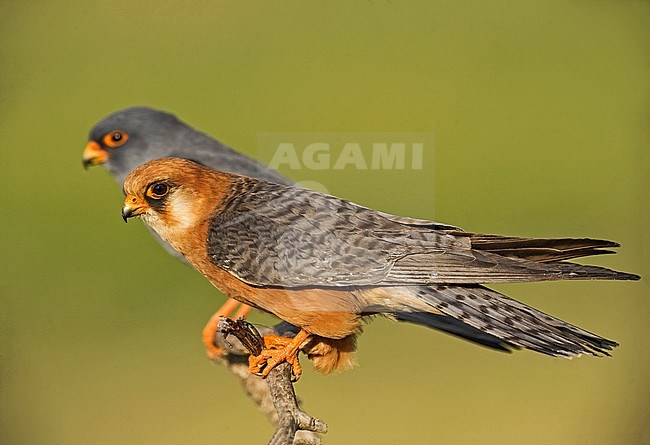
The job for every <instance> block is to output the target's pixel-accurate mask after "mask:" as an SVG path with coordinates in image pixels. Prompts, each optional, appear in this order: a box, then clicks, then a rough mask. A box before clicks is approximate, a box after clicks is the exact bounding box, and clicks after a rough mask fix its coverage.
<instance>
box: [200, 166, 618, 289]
mask: <svg viewBox="0 0 650 445" xmlns="http://www.w3.org/2000/svg"><path fill="white" fill-rule="evenodd" d="M414 221H422V220H414ZM431 224H432V225H433V226H429V225H426V224H422V223H421V222H420V223H416V224H414V223H413V222H411V221H409V220H408V219H407V220H404V222H400V221H398V220H395V219H390V218H389V217H386V216H384V215H382V214H380V213H378V212H375V211H373V210H370V209H367V208H365V207H361V206H358V205H356V204H353V203H350V202H348V201H345V200H342V199H339V198H336V197H333V196H328V195H324V194H321V193H318V192H313V191H310V190H305V189H301V188H298V187H287V186H283V185H279V184H271V183H267V182H263V181H256V180H252V179H249V178H238V179H236V180H235V183H234V186H233V190H232V195H231V198H230V199H229V201H228V202H227V204H226V205H225V207H224V208H222V209H221V211H220V212H219V214H218V215H217V216H216V217H215V218H214V219H213V220H212V223H211V226H210V229H209V233H208V245H207V250H208V255H209V257H210V259H211V261H212V262H213V263H214V264H216V265H218V266H220V267H222V268H223V269H225V270H227V271H229V272H230V273H231V274H233V275H235V276H236V277H238V278H239V279H241V280H242V281H245V282H247V283H249V284H252V285H258V286H278V287H304V286H323V287H350V286H372V285H390V286H400V285H427V284H434V283H491V282H518V281H540V280H557V279H591V278H601V279H608V278H610V279H630V276H627V275H625V274H619V273H617V272H614V271H610V270H608V269H604V268H599V267H594V266H582V265H578V264H573V263H566V262H559V261H554V262H546V263H539V262H534V261H527V260H525V259H520V258H511V257H508V256H502V255H499V254H495V253H492V252H490V251H482V250H477V249H474V248H472V239H471V236H470V234H466V233H465V232H459V231H457V230H451V231H450V230H440V229H436V228H435V225H436V223H431ZM432 227H433V228H432ZM445 227H450V226H445Z"/></svg>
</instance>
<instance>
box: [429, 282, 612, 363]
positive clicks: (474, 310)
mask: <svg viewBox="0 0 650 445" xmlns="http://www.w3.org/2000/svg"><path fill="white" fill-rule="evenodd" d="M417 298H418V299H420V300H421V301H423V302H425V303H426V304H428V305H429V306H431V307H432V308H434V309H436V311H439V312H441V313H443V314H444V315H447V316H449V317H453V318H454V319H456V320H458V321H459V322H462V323H465V324H467V325H469V326H471V327H472V328H475V329H478V330H479V331H481V332H484V333H487V334H489V335H490V336H493V337H496V338H497V339H500V340H502V341H503V343H504V344H505V345H509V346H514V347H523V348H526V349H530V350H533V351H537V352H540V353H542V354H547V355H551V356H561V357H572V356H580V355H582V354H589V355H594V356H602V355H609V353H608V352H607V351H610V350H612V349H613V348H614V347H616V346H618V343H616V342H614V341H611V340H607V339H605V338H603V337H600V336H598V335H596V334H593V333H591V332H588V331H585V330H584V329H581V328H579V327H577V326H573V325H571V324H569V323H567V322H564V321H562V320H559V319H557V318H555V317H551V316H550V315H547V314H545V313H543V312H541V311H538V310H537V309H534V308H532V307H530V306H526V305H525V304H523V303H520V302H518V301H516V300H513V299H511V298H508V297H506V296H505V295H502V294H500V293H499V292H496V291H493V290H492V289H488V288H486V287H483V286H480V285H461V286H426V287H425V286H423V287H419V288H417ZM421 324H427V323H421ZM470 340H471V338H470ZM474 341H476V340H474ZM479 343H480V341H479Z"/></svg>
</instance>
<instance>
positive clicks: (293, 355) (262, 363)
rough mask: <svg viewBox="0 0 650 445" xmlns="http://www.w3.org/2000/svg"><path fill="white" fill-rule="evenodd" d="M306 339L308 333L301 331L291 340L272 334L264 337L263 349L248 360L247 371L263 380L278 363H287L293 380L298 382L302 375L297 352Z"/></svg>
mask: <svg viewBox="0 0 650 445" xmlns="http://www.w3.org/2000/svg"><path fill="white" fill-rule="evenodd" d="M308 339H309V333H308V332H306V331H303V330H301V331H300V332H298V334H297V335H296V336H295V337H293V338H289V337H280V336H279V335H274V334H269V335H266V336H264V349H263V350H262V352H261V353H260V354H259V355H257V356H255V355H251V356H250V357H249V358H248V370H249V371H250V372H251V373H253V374H256V375H261V376H262V378H264V377H266V376H268V375H269V373H270V372H271V370H272V369H273V368H275V367H276V366H278V365H279V364H280V363H282V362H287V363H289V364H290V365H291V374H292V376H293V380H294V381H296V380H298V379H299V378H300V375H301V374H302V366H300V362H299V361H298V352H300V347H301V346H302V345H303V344H304V343H305V341H307V340H308Z"/></svg>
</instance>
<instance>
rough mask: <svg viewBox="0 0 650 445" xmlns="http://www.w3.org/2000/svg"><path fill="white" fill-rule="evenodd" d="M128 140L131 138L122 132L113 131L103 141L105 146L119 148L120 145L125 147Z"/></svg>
mask: <svg viewBox="0 0 650 445" xmlns="http://www.w3.org/2000/svg"><path fill="white" fill-rule="evenodd" d="M128 140H129V137H128V136H127V134H126V133H125V132H123V131H122V130H113V131H111V132H110V133H108V134H107V135H106V136H104V139H102V141H103V142H104V145H106V146H108V147H111V148H115V147H119V146H120V145H123V144H124V143H125V142H126V141H128Z"/></svg>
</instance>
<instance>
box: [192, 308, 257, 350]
mask: <svg viewBox="0 0 650 445" xmlns="http://www.w3.org/2000/svg"><path fill="white" fill-rule="evenodd" d="M239 304H240V303H239V301H237V300H235V299H234V298H229V299H228V300H226V302H225V303H224V304H223V306H221V307H220V308H219V310H218V311H217V312H215V313H214V315H213V316H212V317H210V320H208V322H207V323H206V325H205V327H204V328H203V334H202V340H203V344H204V345H205V349H206V352H207V355H208V358H209V359H210V360H214V359H216V358H217V357H219V356H220V355H222V354H223V353H224V350H223V349H222V348H220V347H218V346H217V345H215V344H214V336H215V334H216V333H217V330H219V321H221V319H222V318H224V317H229V316H230V315H231V314H232V313H233V312H235V309H236V308H237V306H238V305H239ZM250 311H251V307H250V306H248V305H246V304H242V305H241V306H240V307H239V309H238V310H237V312H236V313H235V319H237V318H239V317H246V315H247V314H248V313H249V312H250Z"/></svg>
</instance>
